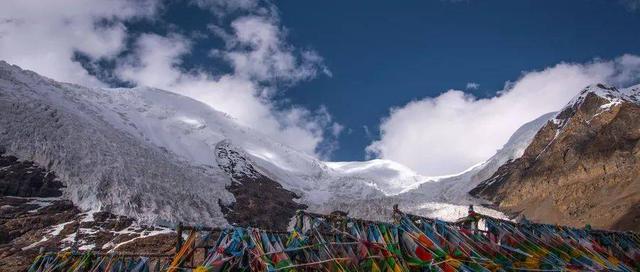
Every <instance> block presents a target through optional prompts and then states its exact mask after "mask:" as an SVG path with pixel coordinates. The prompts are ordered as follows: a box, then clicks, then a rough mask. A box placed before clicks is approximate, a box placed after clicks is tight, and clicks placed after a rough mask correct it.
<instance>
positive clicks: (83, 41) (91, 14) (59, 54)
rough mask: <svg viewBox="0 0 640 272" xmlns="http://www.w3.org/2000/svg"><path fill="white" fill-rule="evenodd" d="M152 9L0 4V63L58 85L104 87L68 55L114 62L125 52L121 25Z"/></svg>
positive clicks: (131, 4)
mask: <svg viewBox="0 0 640 272" xmlns="http://www.w3.org/2000/svg"><path fill="white" fill-rule="evenodd" d="M156 9H157V5H156V4H155V3H154V2H151V1H126V0H114V1H82V0H60V1H37V0H8V1H3V3H2V8H0V59H4V60H6V61H8V62H10V63H13V64H18V65H20V66H22V67H23V68H27V69H31V70H34V71H37V72H39V73H42V74H44V75H46V76H49V77H52V78H55V79H58V80H61V81H67V82H76V83H81V84H85V85H93V86H95V85H104V83H102V82H100V81H99V80H98V79H97V78H95V77H94V76H92V75H90V74H89V73H88V72H87V71H86V70H85V69H84V68H83V67H82V66H81V65H80V63H78V62H75V61H73V56H74V53H76V52H81V53H84V54H86V55H88V56H90V57H91V58H94V59H109V58H113V57H115V56H116V55H117V54H118V53H120V52H121V51H122V49H123V47H124V46H125V38H126V36H127V33H126V32H127V29H126V27H125V26H124V24H123V21H125V20H132V19H135V18H141V17H149V16H151V15H153V14H154V12H155V11H156Z"/></svg>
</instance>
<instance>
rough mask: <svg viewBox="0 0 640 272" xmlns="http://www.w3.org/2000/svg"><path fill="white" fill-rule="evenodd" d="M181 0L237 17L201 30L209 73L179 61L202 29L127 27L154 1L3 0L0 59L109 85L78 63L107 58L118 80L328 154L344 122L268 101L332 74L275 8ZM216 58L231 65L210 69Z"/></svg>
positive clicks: (154, 9) (151, 13)
mask: <svg viewBox="0 0 640 272" xmlns="http://www.w3.org/2000/svg"><path fill="white" fill-rule="evenodd" d="M188 3H190V4H192V5H194V6H197V7H200V8H203V9H206V10H209V11H211V12H212V13H213V14H214V15H217V16H227V15H228V16H235V17H230V18H229V17H226V18H227V19H225V20H217V21H216V22H212V24H211V25H210V27H209V30H211V33H210V34H209V35H213V36H215V37H217V38H221V39H222V40H223V41H224V45H223V47H222V48H212V50H211V52H212V54H211V55H210V56H202V57H211V56H213V57H214V58H212V59H211V58H210V60H211V63H210V64H211V67H214V68H213V69H205V68H206V67H205V68H196V69H187V68H185V67H187V66H188V65H186V63H184V62H183V59H184V58H185V57H187V56H189V55H190V54H191V53H192V49H193V48H194V47H195V45H196V43H198V42H201V40H202V39H206V38H207V37H204V36H203V35H200V36H199V37H197V38H190V37H188V36H185V35H183V34H180V33H181V30H180V26H173V25H172V26H171V27H170V28H169V29H166V31H165V32H166V33H165V32H163V33H151V32H150V33H144V32H143V33H140V32H136V33H132V32H130V30H129V29H127V24H128V23H130V22H132V21H135V20H148V22H151V23H158V25H159V26H162V25H163V24H162V22H159V21H158V20H162V19H161V18H162V5H161V4H159V3H158V2H157V1H152V0H141V1H127V0H113V1H83V0H60V1H35V0H10V1H8V2H5V3H3V8H2V9H0V58H1V59H4V60H6V61H8V62H10V63H13V64H17V65H20V66H22V67H23V68H27V69H31V70H34V71H36V72H38V73H41V74H43V75H45V76H48V77H51V78H54V79H57V80H60V81H66V82H73V83H79V84H83V85H88V86H107V85H108V83H106V82H103V81H101V80H100V78H98V77H96V76H95V75H96V74H102V73H103V72H104V71H92V72H93V73H90V72H89V71H88V70H87V69H86V67H84V66H83V65H82V64H81V63H80V62H79V61H78V60H77V59H76V56H77V54H78V53H80V54H82V55H83V56H86V57H87V58H88V59H89V63H90V64H95V63H97V62H100V61H106V62H108V63H111V64H112V65H110V68H109V69H111V70H109V71H106V74H109V75H110V76H111V75H113V76H114V77H115V78H116V79H117V80H118V81H126V82H129V83H133V84H135V85H145V86H152V87H157V88H162V89H166V90H169V91H174V92H177V93H180V94H183V95H187V96H190V97H192V98H195V99H197V100H200V101H202V102H204V103H206V104H208V105H211V106H212V107H213V108H215V109H217V110H220V111H223V112H225V113H227V114H229V115H230V116H232V117H233V118H235V119H236V120H237V121H238V122H239V123H240V124H243V125H246V126H249V127H252V128H254V129H256V130H258V131H261V132H262V133H264V134H266V135H269V136H271V137H272V138H274V139H276V140H278V141H281V142H284V143H287V144H289V145H291V146H293V147H294V148H297V149H299V150H301V151H303V152H306V153H309V154H313V155H317V156H319V157H326V156H327V155H328V154H329V153H330V152H331V151H332V150H334V149H335V148H336V146H337V144H336V142H335V138H336V137H337V135H338V134H339V133H340V132H341V131H342V126H341V125H339V124H337V123H335V122H333V120H332V117H331V115H330V114H329V112H328V110H327V109H326V108H324V107H320V108H319V109H315V110H313V109H307V108H303V107H300V106H296V105H291V104H290V103H287V102H286V101H281V100H278V99H277V98H276V95H277V93H278V92H279V91H281V90H282V89H284V88H286V87H288V86H290V85H293V84H296V83H298V82H300V81H304V80H310V79H312V78H314V77H316V76H317V75H318V74H321V73H322V74H326V75H330V72H329V70H328V69H327V68H326V67H325V66H324V64H323V60H322V57H321V56H320V55H319V54H318V53H317V52H315V51H312V50H300V49H297V48H295V47H294V46H293V45H291V44H289V43H288V42H287V40H286V38H287V37H286V36H287V30H286V28H284V27H283V26H282V25H281V23H280V21H279V15H278V12H277V9H276V8H275V6H273V5H271V4H269V3H261V2H259V1H257V0H241V1H228V0H193V1H189V2H188ZM223 22H230V23H228V24H227V25H224V24H223ZM167 33H168V34H167ZM221 63H222V64H226V65H229V67H230V68H232V71H231V72H228V73H215V72H211V71H219V70H220V69H217V67H216V65H220V64H221ZM114 67H115V68H114ZM92 68H94V69H100V67H99V66H98V65H95V66H94V67H92ZM209 68H210V67H209ZM104 69H107V68H104Z"/></svg>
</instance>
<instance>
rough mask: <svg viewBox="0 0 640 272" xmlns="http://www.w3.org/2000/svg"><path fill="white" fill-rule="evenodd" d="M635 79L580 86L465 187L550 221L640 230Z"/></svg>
mask: <svg viewBox="0 0 640 272" xmlns="http://www.w3.org/2000/svg"><path fill="white" fill-rule="evenodd" d="M639 102H640V86H636V87H631V88H627V89H620V90H619V89H616V88H614V87H609V86H605V85H601V84H599V85H593V86H589V87H587V88H586V89H584V90H583V91H582V92H581V93H580V94H579V95H578V96H577V97H576V98H574V99H573V100H572V101H571V102H570V103H569V104H568V105H567V106H566V107H565V108H564V109H562V111H560V112H559V113H558V114H557V115H556V116H555V118H554V119H552V120H550V121H549V122H547V123H546V124H545V125H544V127H542V129H540V131H539V132H538V133H537V134H536V136H535V138H534V139H533V141H532V142H531V144H530V145H529V146H528V147H527V149H526V150H525V152H524V154H523V155H522V157H520V158H519V159H516V160H514V161H511V162H507V163H506V164H504V165H503V166H501V167H500V168H499V169H498V171H497V172H496V173H495V174H494V175H493V176H491V177H490V178H489V179H487V180H486V181H484V182H482V183H481V184H480V185H479V186H478V187H476V188H475V189H474V190H473V191H471V193H472V194H473V195H476V196H480V197H483V198H486V199H488V200H491V201H493V202H495V203H497V204H498V206H499V208H500V209H502V210H504V211H507V212H511V213H516V214H522V215H524V216H526V217H527V218H529V219H533V220H537V221H542V222H546V223H554V224H569V225H573V226H584V225H585V224H591V225H593V226H595V227H600V228H613V229H624V230H636V231H638V230H640V228H639V226H640V224H638V223H639V220H640V209H639V207H640V206H639V205H640V142H639V141H640V105H639Z"/></svg>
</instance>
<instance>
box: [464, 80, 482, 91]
mask: <svg viewBox="0 0 640 272" xmlns="http://www.w3.org/2000/svg"><path fill="white" fill-rule="evenodd" d="M478 88H480V84H478V83H475V82H467V85H466V86H465V89H467V90H477V89H478Z"/></svg>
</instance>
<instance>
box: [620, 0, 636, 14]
mask: <svg viewBox="0 0 640 272" xmlns="http://www.w3.org/2000/svg"><path fill="white" fill-rule="evenodd" d="M618 1H619V2H620V3H621V4H622V5H624V6H625V7H626V8H627V9H628V10H630V11H638V10H640V0H618Z"/></svg>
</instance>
